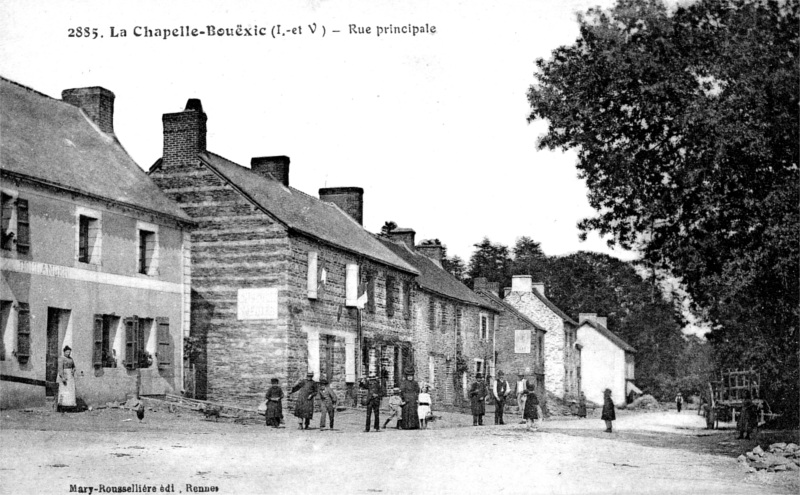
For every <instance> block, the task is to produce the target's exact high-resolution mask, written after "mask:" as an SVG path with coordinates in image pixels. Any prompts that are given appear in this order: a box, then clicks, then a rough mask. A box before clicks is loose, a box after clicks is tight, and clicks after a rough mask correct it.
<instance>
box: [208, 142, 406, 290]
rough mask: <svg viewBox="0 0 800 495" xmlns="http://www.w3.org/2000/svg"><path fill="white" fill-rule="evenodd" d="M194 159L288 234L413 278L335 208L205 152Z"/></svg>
mask: <svg viewBox="0 0 800 495" xmlns="http://www.w3.org/2000/svg"><path fill="white" fill-rule="evenodd" d="M198 156H199V157H200V159H201V160H203V162H205V163H206V164H207V165H208V166H209V167H211V168H212V169H213V170H215V171H216V172H217V173H219V174H220V175H221V176H223V177H224V178H225V179H226V180H227V181H228V182H229V183H231V184H233V185H234V186H236V187H237V188H238V189H240V190H241V191H242V192H244V193H245V194H246V195H247V196H248V197H249V198H250V199H251V200H252V201H254V202H255V203H256V204H258V205H259V206H261V207H262V208H264V209H265V210H266V211H268V212H269V213H270V214H271V215H272V216H274V217H275V218H276V219H277V220H278V221H279V222H282V223H283V224H285V225H286V226H287V227H288V228H289V229H290V230H294V231H297V232H300V233H303V234H305V235H308V236H311V237H314V238H316V239H319V240H322V241H324V242H328V243H330V244H333V245H335V246H337V247H339V248H343V249H345V250H347V251H350V252H353V253H355V254H358V255H362V256H366V257H367V258H370V259H372V260H374V261H378V262H380V263H383V264H386V265H390V266H393V267H395V268H397V269H399V270H403V271H405V272H409V273H413V274H414V275H416V274H417V270H416V269H415V268H414V267H413V265H411V264H409V263H407V262H406V261H404V260H403V259H402V258H401V257H399V256H397V255H395V253H393V252H392V251H391V250H390V249H387V248H386V247H385V246H384V245H383V244H382V243H381V242H379V241H378V239H376V238H375V236H373V235H372V234H371V233H369V232H367V231H366V230H365V229H364V227H362V226H361V225H360V224H359V223H358V222H356V221H355V220H353V219H352V218H351V217H350V216H349V215H348V214H347V213H345V212H343V211H342V210H341V209H340V208H339V207H338V206H336V205H334V204H332V203H328V202H325V201H321V200H320V199H319V198H315V197H313V196H309V195H308V194H306V193H304V192H302V191H299V190H297V189H295V188H293V187H286V186H284V185H283V184H282V183H281V182H279V181H277V180H272V179H268V178H266V177H264V176H262V175H259V174H258V173H256V172H253V171H252V170H250V169H249V168H247V167H243V166H241V165H239V164H237V163H234V162H232V161H230V160H228V159H226V158H223V157H221V156H219V155H217V154H214V153H210V152H205V153H200V154H198Z"/></svg>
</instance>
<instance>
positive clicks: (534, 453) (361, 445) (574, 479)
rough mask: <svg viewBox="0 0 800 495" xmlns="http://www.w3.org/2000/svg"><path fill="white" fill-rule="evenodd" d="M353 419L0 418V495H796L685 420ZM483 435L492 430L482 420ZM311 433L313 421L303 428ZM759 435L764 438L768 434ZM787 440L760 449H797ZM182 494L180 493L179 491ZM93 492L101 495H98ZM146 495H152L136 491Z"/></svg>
mask: <svg viewBox="0 0 800 495" xmlns="http://www.w3.org/2000/svg"><path fill="white" fill-rule="evenodd" d="M362 418H363V416H362V413H361V412H359V411H348V412H344V413H340V414H339V415H338V416H337V424H336V427H337V429H336V430H334V431H330V430H324V431H320V430H319V429H316V428H315V429H312V430H307V431H299V430H297V429H296V428H295V423H294V421H293V419H294V418H292V417H290V416H289V417H287V424H286V427H285V428H281V429H272V428H266V427H264V426H263V425H262V424H260V423H255V422H250V423H245V424H239V423H235V422H233V421H232V420H231V419H225V418H223V419H222V420H220V421H219V422H218V423H217V422H213V421H206V420H205V419H204V418H203V416H202V415H200V414H198V413H194V412H183V413H180V414H176V413H169V412H166V411H152V410H149V411H147V415H146V417H145V421H144V422H143V423H139V422H138V420H137V419H136V418H135V415H134V414H133V413H132V412H131V411H128V410H122V409H107V410H101V411H92V412H86V413H80V414H65V415H61V414H55V413H53V412H51V411H49V410H45V409H41V410H38V409H37V410H31V411H27V412H25V411H0V419H2V422H0V439H1V440H2V451H0V493H9V494H10V493H59V494H61V493H63V494H66V493H89V490H88V489H86V490H82V489H81V487H91V488H92V493H94V494H97V493H119V491H111V490H112V487H116V488H117V490H119V487H122V488H123V489H125V490H128V491H124V492H123V493H148V490H150V487H153V489H155V491H156V493H169V492H166V491H164V492H162V491H160V490H161V489H162V488H163V489H165V490H166V489H170V488H171V489H173V490H174V492H173V493H207V492H206V491H196V490H198V489H207V490H210V491H211V492H212V493H314V492H317V493H558V494H571V493H576V494H577V493H580V494H585V493H632V494H647V493H669V494H678V493H691V494H693V495H697V494H703V495H708V494H716V493H719V494H764V493H778V494H782V493H794V494H796V493H798V486H800V483H798V478H799V476H798V474H797V472H783V473H765V472H761V473H747V472H746V470H745V469H744V468H743V467H742V466H740V465H739V464H738V463H737V462H736V456H737V455H739V454H741V453H743V452H745V451H747V450H750V449H752V448H753V447H754V446H755V445H756V443H758V442H756V441H750V442H745V441H737V440H736V439H735V434H734V432H732V431H730V430H727V431H726V430H723V431H707V430H705V429H703V427H704V425H703V421H702V418H700V417H699V416H697V415H696V414H695V413H694V412H693V411H688V412H684V413H683V414H677V413H676V412H674V411H671V412H659V413H639V414H633V413H627V412H625V411H620V414H619V415H618V418H619V419H618V420H617V421H616V422H615V432H614V433H611V434H608V433H605V432H604V431H603V429H604V425H603V423H602V422H601V421H600V420H598V419H584V420H577V419H572V418H569V419H557V420H550V421H546V422H545V423H544V425H543V428H542V429H541V430H540V431H538V432H535V433H531V432H528V431H526V430H525V428H524V426H523V425H521V424H519V423H518V417H516V416H513V415H509V416H508V417H507V423H508V424H507V425H505V426H490V425H487V426H483V427H478V428H473V427H472V426H471V417H469V416H463V415H459V414H448V413H442V418H441V419H440V420H439V421H437V422H436V423H434V424H432V425H431V427H430V428H429V429H428V430H425V431H399V430H394V429H391V428H390V429H389V430H385V431H382V432H380V433H375V432H371V433H364V432H363V419H362ZM486 419H487V420H488V421H487V423H492V422H493V421H492V418H491V416H490V415H487V417H486ZM314 426H315V427H316V417H315V421H314ZM770 435H772V437H771V436H770ZM796 437H797V432H796V431H795V432H782V433H766V434H762V438H761V439H760V440H761V441H760V443H761V445H762V446H766V445H767V444H768V443H769V442H772V441H778V440H782V441H795V442H796V441H797V438H796ZM187 485H191V487H189V486H187ZM101 489H102V490H105V491H101ZM150 493H152V492H150Z"/></svg>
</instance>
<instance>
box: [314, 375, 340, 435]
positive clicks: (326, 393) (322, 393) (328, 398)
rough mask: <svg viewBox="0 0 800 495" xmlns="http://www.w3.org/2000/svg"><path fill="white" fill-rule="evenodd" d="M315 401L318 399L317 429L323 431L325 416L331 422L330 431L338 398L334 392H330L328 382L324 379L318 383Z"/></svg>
mask: <svg viewBox="0 0 800 495" xmlns="http://www.w3.org/2000/svg"><path fill="white" fill-rule="evenodd" d="M317 399H319V413H320V417H319V429H320V430H324V429H325V417H326V416H327V417H328V418H330V420H331V430H332V429H333V416H334V415H335V414H336V404H337V403H338V402H339V398H338V397H337V396H336V392H334V391H333V390H331V388H330V387H329V386H328V380H326V379H325V378H322V379H320V381H319V390H318V391H317Z"/></svg>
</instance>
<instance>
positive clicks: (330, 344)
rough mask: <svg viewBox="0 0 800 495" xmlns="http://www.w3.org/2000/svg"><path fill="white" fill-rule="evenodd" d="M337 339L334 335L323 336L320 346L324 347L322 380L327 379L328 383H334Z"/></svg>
mask: <svg viewBox="0 0 800 495" xmlns="http://www.w3.org/2000/svg"><path fill="white" fill-rule="evenodd" d="M335 339H336V337H334V336H333V335H321V336H320V344H321V345H322V353H321V354H322V362H321V363H320V373H319V374H320V378H325V379H326V380H328V383H333V350H334V342H335Z"/></svg>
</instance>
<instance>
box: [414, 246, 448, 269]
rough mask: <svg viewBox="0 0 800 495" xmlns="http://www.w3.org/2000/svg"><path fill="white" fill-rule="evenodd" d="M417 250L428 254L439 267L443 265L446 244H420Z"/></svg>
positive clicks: (425, 254) (424, 254)
mask: <svg viewBox="0 0 800 495" xmlns="http://www.w3.org/2000/svg"><path fill="white" fill-rule="evenodd" d="M416 249H417V252H419V253H420V254H422V255H423V256H426V257H427V258H428V259H430V260H431V261H433V262H434V263H436V266H438V267H439V268H441V267H442V258H444V246H442V245H441V244H418V245H417V247H416Z"/></svg>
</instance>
